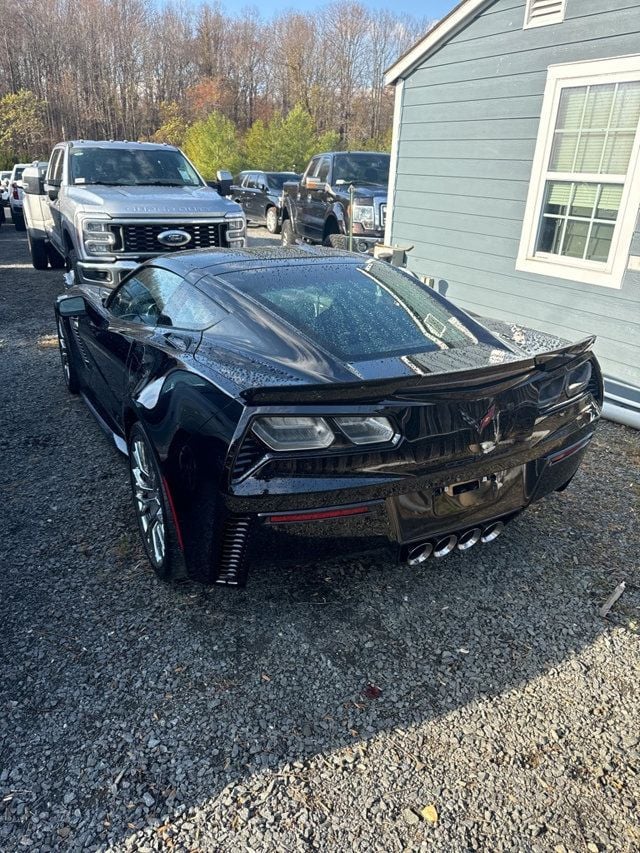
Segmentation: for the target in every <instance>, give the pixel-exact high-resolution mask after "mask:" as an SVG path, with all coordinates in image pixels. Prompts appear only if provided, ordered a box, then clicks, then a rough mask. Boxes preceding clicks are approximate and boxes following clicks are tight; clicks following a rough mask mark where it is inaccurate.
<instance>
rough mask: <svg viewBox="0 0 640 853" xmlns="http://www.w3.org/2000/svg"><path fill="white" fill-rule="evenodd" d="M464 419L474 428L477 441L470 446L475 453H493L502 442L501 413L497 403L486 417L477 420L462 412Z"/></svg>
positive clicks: (490, 408)
mask: <svg viewBox="0 0 640 853" xmlns="http://www.w3.org/2000/svg"><path fill="white" fill-rule="evenodd" d="M461 414H462V418H463V420H464V421H466V422H467V423H468V424H469V426H471V427H473V429H474V431H475V433H476V436H477V441H475V442H472V443H471V444H470V445H469V449H470V450H471V451H472V452H473V453H491V451H492V450H495V449H496V447H497V445H498V442H499V441H500V412H499V411H498V408H497V406H496V404H495V403H492V404H491V406H489V408H488V409H487V411H486V412H485V413H484V415H483V416H482V417H481V418H480V419H479V420H475V419H474V418H472V417H471V415H469V414H468V413H467V412H464V411H463V412H462V413H461Z"/></svg>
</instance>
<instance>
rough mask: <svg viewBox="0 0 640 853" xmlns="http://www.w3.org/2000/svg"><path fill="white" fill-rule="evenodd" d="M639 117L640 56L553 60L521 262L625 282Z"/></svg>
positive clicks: (634, 209) (535, 268) (637, 190)
mask: <svg viewBox="0 0 640 853" xmlns="http://www.w3.org/2000/svg"><path fill="white" fill-rule="evenodd" d="M639 124H640V56H636V57H621V58H620V59H612V60H603V61H596V62H586V63H580V64H573V65H566V66H553V67H552V68H550V69H549V75H548V79H547V87H546V90H545V96H544V102H543V107H542V115H541V119H540V130H539V134H538V141H537V146H536V153H535V158H534V163H533V168H532V175H531V184H530V187H529V195H528V198H527V206H526V211H525V220H524V227H523V233H522V240H521V243H520V251H519V254H518V261H517V264H516V268H517V269H521V270H525V271H528V272H537V273H541V274H543V275H550V276H558V277H561V278H570V279H574V280H576V281H582V282H585V283H587V284H601V285H606V286H610V287H620V286H621V284H622V276H623V274H624V269H625V268H626V264H627V261H628V254H629V248H630V243H631V238H632V235H633V227H634V224H635V219H636V217H637V213H638V205H639V204H640V171H639V169H638V159H639V158H638V149H639V145H640V133H639V132H638V127H639Z"/></svg>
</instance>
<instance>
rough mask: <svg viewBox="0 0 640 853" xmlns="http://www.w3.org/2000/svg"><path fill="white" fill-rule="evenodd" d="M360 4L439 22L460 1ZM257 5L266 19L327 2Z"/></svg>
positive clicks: (370, 0) (280, 0)
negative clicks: (275, 14)
mask: <svg viewBox="0 0 640 853" xmlns="http://www.w3.org/2000/svg"><path fill="white" fill-rule="evenodd" d="M360 2H361V3H362V4H363V5H364V6H368V7H369V8H370V9H389V10H390V11H393V12H401V13H402V12H407V13H409V14H410V15H413V16H414V17H416V18H429V19H430V20H437V19H438V18H442V17H443V16H444V15H446V14H447V12H449V11H450V10H451V9H453V7H454V6H455V5H457V2H458V0H360ZM240 5H243V4H242V3H241V4H240ZM249 5H250V4H249ZM256 5H258V6H259V9H260V11H261V12H262V13H263V15H265V17H270V16H271V15H272V14H273V13H274V12H280V11H283V10H284V9H295V10H296V11H298V10H300V11H313V9H316V8H318V7H320V6H325V5H326V0H260V2H259V4H256Z"/></svg>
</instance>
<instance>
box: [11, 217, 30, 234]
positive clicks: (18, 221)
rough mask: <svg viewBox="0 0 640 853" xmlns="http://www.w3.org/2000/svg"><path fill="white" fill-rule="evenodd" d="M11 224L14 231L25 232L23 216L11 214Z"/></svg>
mask: <svg viewBox="0 0 640 853" xmlns="http://www.w3.org/2000/svg"><path fill="white" fill-rule="evenodd" d="M11 216H12V218H13V224H14V225H15V226H16V231H26V230H27V226H26V225H25V222H24V216H23V215H22V214H21V213H12V214H11Z"/></svg>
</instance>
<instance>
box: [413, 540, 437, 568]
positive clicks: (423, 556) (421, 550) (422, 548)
mask: <svg viewBox="0 0 640 853" xmlns="http://www.w3.org/2000/svg"><path fill="white" fill-rule="evenodd" d="M432 551H433V545H432V544H431V542H422V543H421V544H420V545H416V547H415V548H412V549H411V550H410V551H409V557H408V559H407V562H408V563H409V565H410V566H419V565H420V564H421V563H424V562H426V561H427V560H428V559H429V557H430V556H431V552H432Z"/></svg>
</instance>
